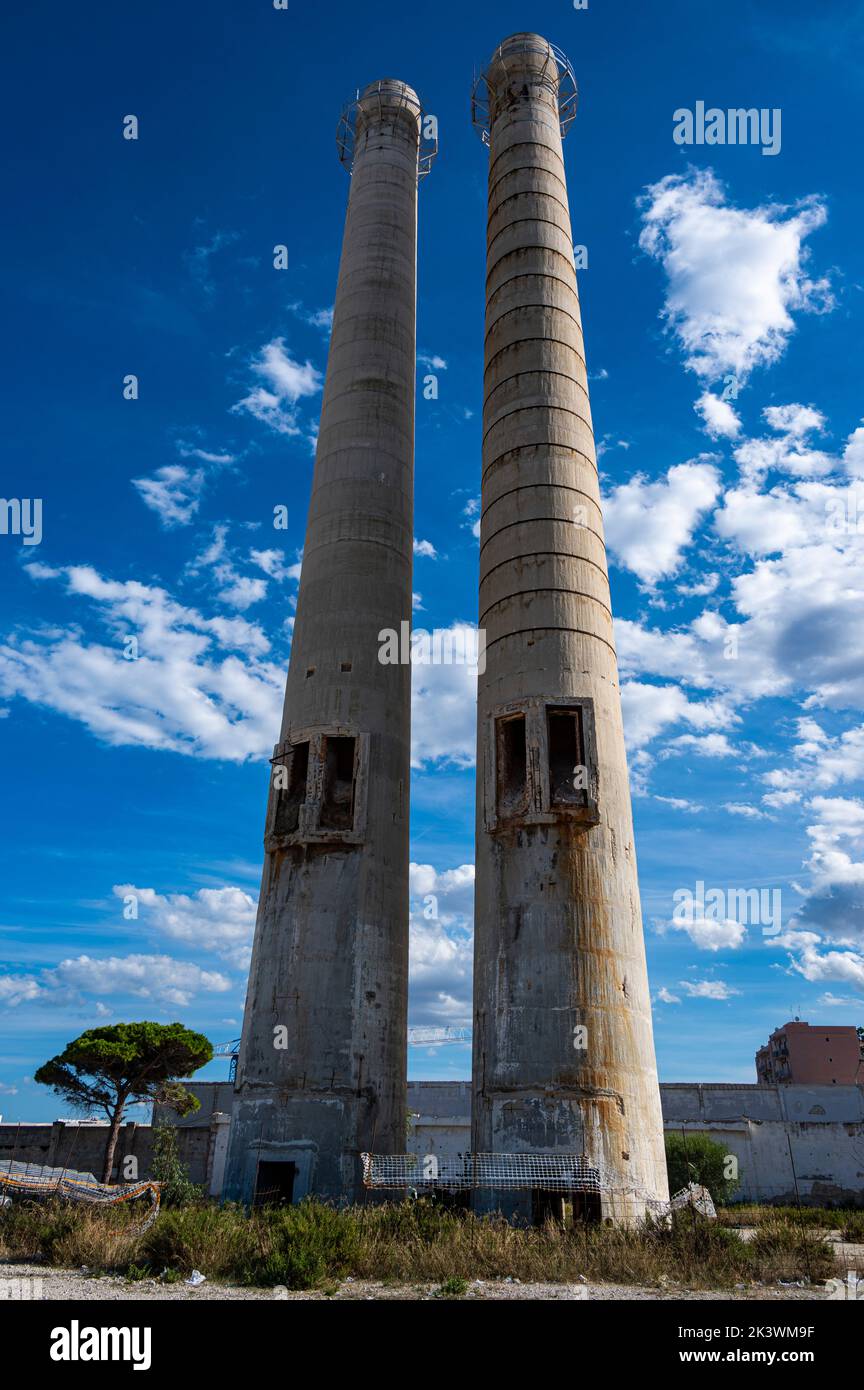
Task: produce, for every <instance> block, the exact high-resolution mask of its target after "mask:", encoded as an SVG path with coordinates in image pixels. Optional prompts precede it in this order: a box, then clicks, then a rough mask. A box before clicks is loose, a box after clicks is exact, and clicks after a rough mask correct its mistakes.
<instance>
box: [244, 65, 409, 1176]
mask: <svg viewBox="0 0 864 1390" xmlns="http://www.w3.org/2000/svg"><path fill="white" fill-rule="evenodd" d="M338 144H339V148H340V153H341V155H342V157H343V160H344V161H345V162H346V163H348V164H349V165H350V167H351V191H350V197H349V200H348V214H347V219H346V223H345V235H344V240H343V243H342V258H341V262H340V268H339V282H338V286H337V290H336V303H335V310H334V316H333V330H332V337H331V341H330V355H329V359H328V363H327V376H326V382H325V387H324V399H323V404H322V410H321V425H320V432H319V437H318V447H317V453H316V460H315V472H314V479H313V484H312V497H311V501H310V505H309V518H308V525H307V530H306V543H305V550H304V555H303V571H302V576H301V580H300V593H299V598H298V604H297V615H296V622H295V626H294V635H293V641H292V647H291V660H290V665H289V668H288V680H287V686H286V690H285V709H284V715H283V721H282V730H281V734H280V739H279V743H278V744H277V745H276V748H275V750H274V755H273V764H272V777H271V785H270V794H269V802H268V809H267V822H266V833H265V860H264V873H263V878H262V883H261V898H260V904H259V909H258V921H257V926H256V929H255V944H254V949H253V954H252V966H251V972H250V976H249V987H248V994H247V999H246V1011H245V1016H244V1022H243V1036H242V1042H241V1047H240V1054H239V1059H238V1066H237V1080H236V1089H235V1106H234V1115H233V1121H232V1126H231V1143H230V1152H229V1156H228V1164H227V1176H226V1183H225V1194H226V1196H228V1197H233V1198H239V1199H242V1200H244V1201H250V1200H252V1199H254V1198H255V1195H256V1191H257V1194H258V1199H259V1200H260V1199H261V1197H262V1195H263V1194H264V1193H265V1192H269V1193H270V1194H271V1195H272V1196H275V1197H277V1198H279V1197H281V1198H282V1199H286V1200H294V1201H296V1200H298V1199H299V1198H301V1197H302V1196H304V1195H305V1194H306V1193H314V1194H316V1195H317V1196H319V1197H322V1198H326V1199H331V1200H334V1201H340V1202H341V1201H351V1200H354V1199H356V1198H357V1197H358V1196H359V1195H360V1193H361V1191H362V1187H361V1172H360V1160H359V1154H360V1152H361V1151H362V1150H363V1149H370V1148H375V1149H377V1150H379V1151H380V1152H384V1153H386V1152H402V1150H403V1149H404V1147H405V1115H406V1089H405V1088H406V1028H407V997H408V782H409V766H410V762H409V759H410V695H411V668H410V666H409V665H389V664H382V662H381V661H380V660H379V650H380V648H381V646H382V641H381V638H380V635H379V634H381V632H382V631H383V630H385V629H392V630H394V631H395V632H397V633H398V632H399V631H400V623H402V622H410V619H411V572H412V544H413V470H414V390H415V354H416V342H415V299H416V260H417V180H418V159H419V150H420V104H419V101H418V99H417V96H416V94H415V93H414V92H413V91H412V89H411V88H410V87H408V86H406V85H405V83H404V82H397V81H393V80H389V79H388V80H384V81H381V82H375V83H372V85H371V86H369V87H367V88H366V89H365V90H364V91H363V92H362V94H360V95H359V97H358V99H357V101H356V102H355V103H353V104H352V106H351V107H350V108H349V110H348V112H347V114H346V116H343V121H342V123H341V125H340V132H339V136H338Z"/></svg>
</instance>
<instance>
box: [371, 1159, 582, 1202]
mask: <svg viewBox="0 0 864 1390" xmlns="http://www.w3.org/2000/svg"><path fill="white" fill-rule="evenodd" d="M362 1159H363V1183H364V1185H365V1186H366V1187H390V1188H400V1187H418V1188H419V1187H424V1188H429V1189H436V1188H437V1189H438V1190H442V1189H443V1190H444V1191H461V1190H462V1189H464V1188H470V1187H495V1188H504V1189H520V1188H534V1187H537V1188H543V1189H544V1190H545V1191H547V1192H600V1191H601V1190H602V1178H601V1173H600V1170H599V1169H598V1168H597V1167H595V1166H594V1165H593V1164H591V1163H589V1161H588V1160H587V1159H586V1158H585V1157H584V1155H581V1154H472V1153H464V1154H447V1155H445V1154H440V1155H439V1154H424V1155H423V1156H422V1157H419V1156H418V1155H416V1154H368V1153H364V1154H363V1155H362Z"/></svg>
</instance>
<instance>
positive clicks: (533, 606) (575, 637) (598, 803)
mask: <svg viewBox="0 0 864 1390" xmlns="http://www.w3.org/2000/svg"><path fill="white" fill-rule="evenodd" d="M486 79H487V84H488V89H489V98H490V110H489V130H490V141H489V143H490V164H489V210H488V212H489V221H488V241H487V282H486V294H487V301H486V302H487V311H486V340H485V402H484V435H483V481H482V520H481V535H480V618H479V621H480V627H481V628H485V630H486V671H485V674H484V675H482V676H481V677H480V681H479V689H478V754H477V766H478V779H477V785H478V797H477V886H476V914H475V963H474V1011H475V1018H474V1025H475V1026H474V1060H473V1086H474V1103H473V1123H472V1148H473V1149H474V1151H475V1152H520V1151H534V1152H538V1153H550V1152H554V1151H556V1150H567V1151H571V1152H572V1151H575V1152H577V1153H585V1154H587V1155H588V1156H589V1157H591V1158H593V1159H594V1160H595V1161H599V1162H600V1163H601V1164H602V1165H603V1167H604V1168H605V1169H607V1170H609V1171H611V1172H612V1173H614V1174H618V1175H620V1182H621V1187H622V1189H636V1190H638V1191H639V1192H641V1193H643V1194H645V1195H647V1196H651V1197H654V1198H660V1199H664V1198H665V1197H666V1196H667V1187H666V1170H665V1162H664V1156H663V1128H662V1122H661V1116H660V1101H659V1095H658V1088H657V1074H656V1067H655V1060H654V1044H653V1037H652V1028H651V1014H650V1004H649V995H648V980H647V974H646V968H645V951H644V942H643V937H642V922H641V914H640V907H639V888H638V882H637V875H636V856H635V850H634V845H633V827H632V819H631V811H630V793H629V783H628V775H627V764H626V759H625V752H624V739H623V732H622V724H621V709H620V697H619V688H618V671H617V664H616V657H615V647H614V638H613V632H612V614H611V609H610V598H609V582H608V577H607V564H606V553H605V545H604V539H603V527H602V519H601V513H600V494H599V488H598V481H597V466H596V460H595V453H594V440H593V433H592V422H591V411H590V406H589V401H588V382H587V374H586V368H585V359H584V347H583V339H582V325H581V316H580V310H579V298H578V293H577V288H576V273H575V269H574V257H573V244H572V237H571V229H570V215H569V210H568V202H567V188H566V182H565V173H564V162H563V154H562V143H561V131H560V125H559V112H558V100H559V91H558V67H557V64H556V63H555V61H554V59H553V58H552V56H551V54H550V51H549V46H548V44H547V43H546V42H545V40H543V39H541V38H539V37H538V36H537V35H531V34H517V35H514V36H513V37H512V38H510V39H508V40H506V41H505V43H504V44H502V45H501V47H500V48H499V49H498V50H497V51H496V53H495V55H494V56H493V58H492V60H491V62H490V64H489V67H488V69H487V71H486ZM550 706H553V707H554V706H557V707H559V708H560V709H561V717H562V718H564V719H565V722H566V721H567V720H571V719H572V718H573V717H574V712H575V711H581V714H579V718H581V720H582V725H583V732H584V740H585V745H586V746H585V749H584V751H583V752H582V753H581V755H580V756H579V757H578V758H574V759H573V762H574V767H573V773H574V774H575V772H576V767H575V764H576V763H578V764H579V765H584V766H585V768H586V769H587V771H586V773H585V774H584V777H585V779H587V789H586V790H585V791H584V792H583V793H582V794H581V796H579V795H577V796H575V797H571V804H567V797H568V794H569V792H568V789H567V788H566V787H565V786H564V785H563V784H562V783H561V782H560V777H559V774H560V768H556V767H555V766H553V764H554V763H555V752H554V749H555V738H554V736H553V732H552V731H553V723H552V722H551V719H550V716H549V715H548V708H549V707H550ZM513 715H517V716H519V715H521V716H523V717H524V721H525V723H524V734H520V735H519V738H517V739H516V743H517V744H519V745H520V746H519V747H517V748H516V751H515V753H514V752H512V750H511V751H508V750H509V749H510V745H509V744H508V745H507V747H506V748H505V747H504V746H503V745H502V743H501V740H502V738H505V737H506V731H505V732H501V731H500V729H499V723H500V721H503V720H506V718H507V717H508V716H513ZM592 715H593V717H592ZM557 717H558V716H555V718H557ZM502 727H503V725H502ZM556 727H563V725H562V726H556ZM568 727H569V726H568ZM514 737H515V736H514ZM568 737H569V735H568ZM562 749H563V753H564V754H565V755H567V750H568V743H567V739H566V738H565V739H564V742H563V745H562ZM570 751H571V752H572V751H573V750H572V748H571V750H570ZM508 759H509V760H510V762H511V763H512V766H511V767H510V771H509V772H508V766H509V764H508ZM523 762H524V766H523ZM514 768H515V773H514V771H513V770H514ZM511 774H512V775H511ZM568 775H569V774H568ZM514 778H515V783H514ZM502 779H503V781H502ZM505 784H506V785H505ZM515 784H518V785H517V786H515V790H514V785H515ZM520 788H521V790H520ZM556 797H557V800H556ZM595 822H596V823H595ZM580 1025H581V1026H584V1027H585V1028H586V1030H587V1036H586V1038H585V1040H584V1046H579V1045H578V1042H579V1035H578V1034H576V1033H574V1030H575V1029H576V1028H577V1027H579V1026H580ZM574 1043H576V1044H577V1045H574ZM490 1201H491V1202H493V1203H495V1204H499V1199H498V1197H497V1196H496V1195H495V1194H491V1195H490ZM500 1204H501V1205H504V1204H505V1202H504V1200H502V1202H501V1203H500ZM524 1205H525V1204H524V1203H523V1204H521V1206H520V1211H521V1212H522V1214H527V1212H525V1211H524ZM640 1206H641V1203H640V1200H639V1199H624V1200H618V1201H616V1200H614V1199H610V1200H609V1201H607V1202H606V1212H605V1214H607V1215H610V1216H612V1217H619V1216H620V1217H627V1218H630V1217H632V1216H633V1215H637V1214H638V1213H639V1210H640Z"/></svg>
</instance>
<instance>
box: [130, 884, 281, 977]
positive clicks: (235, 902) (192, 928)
mask: <svg viewBox="0 0 864 1390" xmlns="http://www.w3.org/2000/svg"><path fill="white" fill-rule="evenodd" d="M112 891H113V893H114V896H115V897H117V898H126V897H127V896H129V895H132V896H134V897H135V898H136V899H137V904H138V914H139V921H140V922H141V924H142V926H144V927H150V928H152V929H153V930H154V931H157V932H159V933H161V935H163V936H166V937H169V938H170V939H171V940H172V941H182V942H183V943H184V944H185V945H187V946H194V947H196V948H198V949H199V950H202V951H207V950H211V951H215V952H216V953H217V955H220V956H222V957H224V958H225V959H226V960H228V961H230V962H231V963H232V964H233V965H235V966H236V967H237V968H238V969H243V968H248V965H249V956H250V951H251V946H252V937H253V935H254V931H255V915H256V911H257V904H256V901H255V899H254V898H252V897H250V895H249V894H248V893H244V892H243V890H242V889H240V888H234V887H228V888H199V890H198V891H197V892H196V893H194V894H192V895H188V894H186V893H169V894H167V895H164V894H160V893H157V892H156V891H155V889H153V888H137V887H136V886H135V884H134V883H119V884H115V885H114V888H113V890H112Z"/></svg>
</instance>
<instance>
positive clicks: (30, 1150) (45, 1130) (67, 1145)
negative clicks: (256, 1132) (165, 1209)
mask: <svg viewBox="0 0 864 1390" xmlns="http://www.w3.org/2000/svg"><path fill="white" fill-rule="evenodd" d="M174 1119H176V1116H172V1123H173V1121H174ZM223 1120H224V1121H225V1122H226V1123H227V1120H228V1117H227V1116H214V1115H213V1114H208V1115H206V1116H203V1115H202V1116H199V1118H198V1121H197V1123H192V1124H186V1125H184V1126H183V1127H182V1129H179V1130H178V1133H177V1154H178V1157H179V1159H180V1162H181V1163H182V1164H183V1167H184V1168H185V1169H186V1172H187V1173H188V1174H189V1177H190V1178H191V1180H192V1182H194V1183H202V1184H207V1183H208V1178H209V1175H210V1172H211V1154H212V1153H213V1151H214V1147H215V1141H216V1136H217V1134H218V1133H221V1130H222V1128H223V1125H222V1121H223ZM107 1142H108V1125H107V1124H79V1123H78V1122H77V1121H76V1120H55V1121H54V1123H53V1124H24V1123H22V1124H20V1125H19V1124H3V1125H0V1162H5V1161H7V1160H10V1159H11V1160H13V1161H14V1162H17V1163H39V1164H42V1166H43V1167H45V1168H68V1169H69V1170H70V1171H76V1172H81V1173H94V1174H96V1175H98V1176H100V1177H101V1174H102V1165H103V1162H104V1160H105V1145H106V1143H107ZM152 1164H153V1129H152V1127H151V1126H150V1125H142V1124H138V1123H137V1122H136V1121H135V1120H130V1121H129V1122H128V1124H124V1125H122V1126H121V1129H120V1135H119V1138H118V1140H117V1149H116V1151H115V1154H114V1167H113V1170H112V1174H111V1181H112V1182H131V1181H135V1180H136V1178H149V1177H151V1176H152V1172H153V1168H152Z"/></svg>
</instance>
